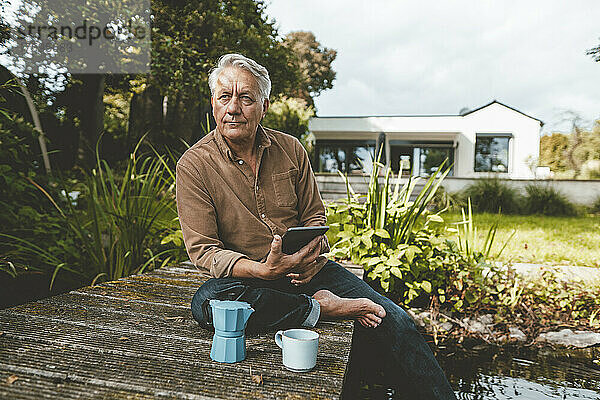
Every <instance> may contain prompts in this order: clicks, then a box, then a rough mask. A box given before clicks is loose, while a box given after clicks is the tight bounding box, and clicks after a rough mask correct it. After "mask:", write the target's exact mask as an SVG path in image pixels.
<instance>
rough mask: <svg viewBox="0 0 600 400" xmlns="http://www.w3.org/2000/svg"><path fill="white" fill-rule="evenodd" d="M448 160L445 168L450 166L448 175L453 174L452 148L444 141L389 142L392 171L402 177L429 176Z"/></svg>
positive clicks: (451, 145) (449, 143)
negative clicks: (400, 171) (400, 173)
mask: <svg viewBox="0 0 600 400" xmlns="http://www.w3.org/2000/svg"><path fill="white" fill-rule="evenodd" d="M445 159H448V162H447V163H446V165H445V168H447V167H449V166H450V171H449V173H448V175H450V176H452V174H453V169H454V167H453V163H454V146H453V144H452V142H445V141H429V142H417V141H403V140H390V162H391V164H390V165H391V167H392V171H394V173H396V174H397V173H398V172H399V170H400V167H402V176H410V175H415V176H430V175H431V174H433V173H434V172H435V171H437V170H438V168H439V166H440V165H441V164H442V163H443V162H444V160H445Z"/></svg>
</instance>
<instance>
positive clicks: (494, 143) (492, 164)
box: [475, 134, 512, 172]
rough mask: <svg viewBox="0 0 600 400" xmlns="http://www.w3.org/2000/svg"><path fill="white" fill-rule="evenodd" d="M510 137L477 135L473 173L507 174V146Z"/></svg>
mask: <svg viewBox="0 0 600 400" xmlns="http://www.w3.org/2000/svg"><path fill="white" fill-rule="evenodd" d="M511 137H512V135H496V134H477V139H476V141H475V172H508V146H509V143H510V138H511Z"/></svg>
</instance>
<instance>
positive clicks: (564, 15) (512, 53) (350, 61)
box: [267, 0, 600, 131]
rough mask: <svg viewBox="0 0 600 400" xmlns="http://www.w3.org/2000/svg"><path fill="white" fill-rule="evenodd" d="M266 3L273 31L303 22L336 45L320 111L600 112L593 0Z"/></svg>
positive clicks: (597, 5) (301, 26) (597, 8)
mask: <svg viewBox="0 0 600 400" xmlns="http://www.w3.org/2000/svg"><path fill="white" fill-rule="evenodd" d="M267 13H268V14H269V15H270V16H271V17H273V18H275V20H276V21H277V22H278V25H279V30H280V32H281V33H287V32H289V31H292V30H310V31H312V32H314V33H315V35H316V37H317V39H318V40H319V41H320V42H321V43H322V44H323V45H324V46H327V47H331V48H334V49H336V50H337V51H338V58H337V60H336V61H335V63H334V69H335V70H336V71H337V79H336V81H335V82H334V88H333V89H332V90H329V91H326V92H324V93H323V94H322V95H321V96H319V97H318V98H317V100H316V105H317V108H318V112H319V115H382V114H453V113H458V111H459V110H460V109H461V108H462V107H464V106H467V107H470V108H475V107H478V106H481V105H483V104H485V103H487V102H489V101H491V100H492V99H497V100H500V101H502V102H504V103H506V104H508V105H511V106H513V107H516V108H518V109H520V110H521V111H523V112H525V113H527V114H530V115H532V116H535V117H537V118H540V119H542V120H544V121H545V122H546V123H547V125H546V127H545V131H550V130H552V129H556V127H559V128H560V126H561V125H560V124H559V123H556V122H555V121H558V120H560V118H561V117H560V115H561V113H562V111H564V110H572V111H574V112H576V113H579V114H580V115H581V116H582V117H583V118H584V119H588V120H594V119H596V118H600V97H599V96H598V87H599V85H598V77H599V75H600V63H595V62H593V60H592V59H591V58H590V57H589V56H586V55H585V51H586V49H589V48H591V47H593V46H595V45H596V44H597V43H598V42H599V41H600V38H599V36H600V33H598V30H597V21H596V20H597V18H593V16H597V15H600V2H589V1H588V2H562V1H558V0H550V1H540V0H535V1H533V0H530V1H527V2H522V1H521V2H519V1H513V0H510V1H502V2H497V1H475V0H473V1H444V2H439V1H424V2H423V1H421V2H413V1H410V2H409V1H381V0H372V1H368V2H367V1H353V2H349V1H339V0H329V1H317V0H302V1H298V0H273V1H272V2H271V4H270V5H269V6H268V8H267ZM563 125H564V124H563ZM569 126H570V125H569ZM567 129H568V127H567Z"/></svg>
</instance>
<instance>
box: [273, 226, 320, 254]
mask: <svg viewBox="0 0 600 400" xmlns="http://www.w3.org/2000/svg"><path fill="white" fill-rule="evenodd" d="M328 229H329V227H328V226H298V227H294V228H288V230H287V232H285V233H284V234H283V237H282V243H281V251H282V252H284V253H285V254H294V253H295V252H297V251H298V250H300V249H301V248H303V247H304V246H306V245H307V244H309V243H310V241H311V240H313V239H314V238H316V237H317V236H321V235H323V234H325V232H327V230H328Z"/></svg>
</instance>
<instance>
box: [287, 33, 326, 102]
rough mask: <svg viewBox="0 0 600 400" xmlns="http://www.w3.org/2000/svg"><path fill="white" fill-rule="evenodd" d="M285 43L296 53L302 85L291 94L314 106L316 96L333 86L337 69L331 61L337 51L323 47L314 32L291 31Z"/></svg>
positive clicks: (295, 59) (296, 63) (295, 61)
mask: <svg viewBox="0 0 600 400" xmlns="http://www.w3.org/2000/svg"><path fill="white" fill-rule="evenodd" d="M283 43H284V45H285V46H286V47H288V48H289V49H290V50H291V51H292V53H293V54H294V63H295V65H296V67H297V69H298V70H299V72H300V85H299V86H298V87H297V88H296V89H294V90H293V91H292V93H291V94H292V96H293V97H299V98H301V99H303V100H304V101H306V103H307V104H308V105H309V106H314V98H315V97H317V96H318V95H319V94H321V92H322V91H323V90H326V89H331V88H332V87H333V80H334V79H335V71H334V70H333V69H332V68H331V63H332V62H333V61H334V60H335V57H336V56H337V51H335V50H333V49H329V48H327V47H322V46H321V43H319V42H318V41H317V39H316V38H315V35H314V34H313V33H312V32H304V31H297V32H290V33H288V34H287V35H286V37H285V40H284V42H283Z"/></svg>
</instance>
